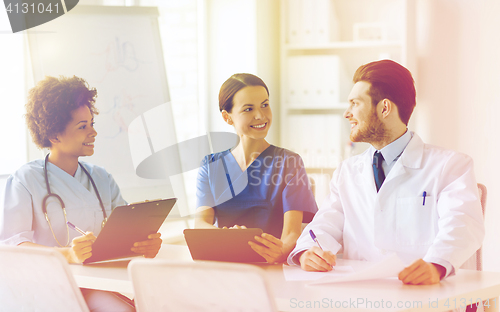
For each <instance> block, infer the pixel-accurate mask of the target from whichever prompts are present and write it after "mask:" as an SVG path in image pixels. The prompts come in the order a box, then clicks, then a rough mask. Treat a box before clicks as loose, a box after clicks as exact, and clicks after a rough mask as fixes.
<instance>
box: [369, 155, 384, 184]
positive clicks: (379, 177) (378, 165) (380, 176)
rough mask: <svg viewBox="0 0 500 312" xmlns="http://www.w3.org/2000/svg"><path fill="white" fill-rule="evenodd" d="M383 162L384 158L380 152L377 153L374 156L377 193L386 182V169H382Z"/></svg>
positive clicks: (373, 165) (373, 164)
mask: <svg viewBox="0 0 500 312" xmlns="http://www.w3.org/2000/svg"><path fill="white" fill-rule="evenodd" d="M382 160H384V156H382V154H381V153H380V152H379V151H376V152H375V154H373V163H372V167H373V176H374V177H375V185H376V186H377V192H378V190H380V187H381V186H382V183H384V180H385V174H384V169H383V168H382Z"/></svg>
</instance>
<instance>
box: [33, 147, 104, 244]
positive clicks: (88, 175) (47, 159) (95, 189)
mask: <svg viewBox="0 0 500 312" xmlns="http://www.w3.org/2000/svg"><path fill="white" fill-rule="evenodd" d="M49 155H50V154H47V156H45V164H44V166H43V173H44V176H45V186H46V187H47V195H45V197H44V198H43V200H42V211H43V214H44V215H45V220H47V223H48V224H49V228H50V231H51V232H52V236H54V239H55V240H56V242H57V244H58V245H59V246H61V247H65V246H69V226H68V218H67V216H66V206H65V205H64V201H63V200H62V198H61V197H60V196H59V195H57V194H54V193H52V192H51V191H50V183H49V175H48V173H47V163H48V161H49ZM78 165H79V166H80V168H82V170H83V172H85V174H86V175H87V177H88V178H89V180H90V183H92V187H93V188H94V191H95V194H96V195H97V199H99V204H100V205H101V210H102V216H103V220H102V223H101V228H102V227H104V224H106V221H107V220H108V216H107V214H106V209H104V204H103V203H102V199H101V195H99V191H98V190H97V186H96V185H95V182H94V179H92V177H91V176H90V174H89V172H88V171H87V169H85V167H84V166H83V165H82V164H81V163H80V162H78ZM51 197H54V198H56V199H57V200H58V201H59V203H60V204H61V208H62V211H63V214H64V223H65V224H66V237H67V238H68V240H67V241H66V245H62V244H61V243H59V240H58V239H57V237H56V234H55V233H54V230H53V229H52V224H50V219H49V215H48V214H47V200H48V199H49V198H51Z"/></svg>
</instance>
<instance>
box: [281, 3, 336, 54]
mask: <svg viewBox="0 0 500 312" xmlns="http://www.w3.org/2000/svg"><path fill="white" fill-rule="evenodd" d="M286 4H287V5H288V8H287V11H288V25H287V28H288V29H287V34H288V43H289V44H293V45H318V44H327V43H329V42H331V41H336V40H338V34H339V31H338V25H339V24H338V20H337V16H336V13H335V7H334V4H333V2H332V1H330V0H314V1H311V0H288V1H286Z"/></svg>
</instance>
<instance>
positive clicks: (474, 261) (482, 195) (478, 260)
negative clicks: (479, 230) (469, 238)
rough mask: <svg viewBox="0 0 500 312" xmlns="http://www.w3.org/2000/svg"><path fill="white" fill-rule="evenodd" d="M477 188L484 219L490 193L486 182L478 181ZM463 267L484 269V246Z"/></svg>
mask: <svg viewBox="0 0 500 312" xmlns="http://www.w3.org/2000/svg"><path fill="white" fill-rule="evenodd" d="M477 189H478V193H479V200H480V202H481V209H482V211H483V220H484V214H485V211H486V199H487V195H488V191H487V189H486V186H485V185H484V184H481V183H478V184H477ZM460 268H461V269H471V270H477V271H482V270H483V247H482V246H481V247H479V249H478V250H477V251H476V252H475V253H474V254H473V255H472V256H471V257H470V258H469V259H467V261H465V262H464V264H462V266H461V267H460Z"/></svg>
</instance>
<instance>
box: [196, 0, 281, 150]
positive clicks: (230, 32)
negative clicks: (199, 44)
mask: <svg viewBox="0 0 500 312" xmlns="http://www.w3.org/2000/svg"><path fill="white" fill-rule="evenodd" d="M278 4H279V1H276V0H272V1H268V0H207V2H206V7H207V25H208V27H207V50H208V55H207V72H208V74H207V76H208V85H207V88H208V94H207V97H208V98H207V103H208V113H209V121H208V126H209V129H210V131H228V132H234V130H233V127H232V126H228V125H227V124H225V123H224V122H223V120H222V117H221V115H220V113H219V104H218V103H219V102H218V95H219V89H220V87H221V85H222V83H223V82H224V81H225V80H226V79H228V78H229V77H230V76H231V75H233V74H235V73H251V74H254V75H257V76H259V77H260V78H262V79H263V80H264V82H265V83H266V85H267V86H268V88H269V91H270V99H269V100H270V102H271V108H272V110H273V125H272V127H271V130H270V133H269V134H268V137H267V139H268V140H269V141H270V142H271V143H274V144H276V143H278V142H279V137H278V132H279V131H278V130H279V120H278V119H279V118H278V117H279V80H278V77H279V66H278V64H279V53H278V52H279V47H278V43H279V37H278V36H279V19H278V17H279V15H278V14H279V13H278V12H279V7H278Z"/></svg>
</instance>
